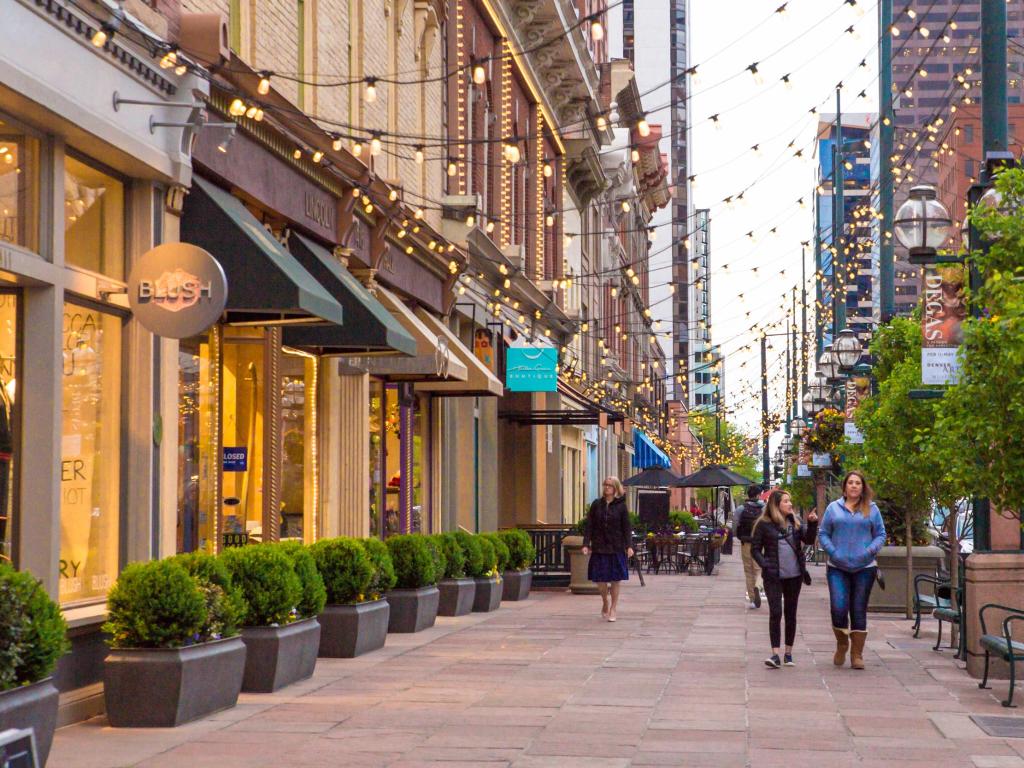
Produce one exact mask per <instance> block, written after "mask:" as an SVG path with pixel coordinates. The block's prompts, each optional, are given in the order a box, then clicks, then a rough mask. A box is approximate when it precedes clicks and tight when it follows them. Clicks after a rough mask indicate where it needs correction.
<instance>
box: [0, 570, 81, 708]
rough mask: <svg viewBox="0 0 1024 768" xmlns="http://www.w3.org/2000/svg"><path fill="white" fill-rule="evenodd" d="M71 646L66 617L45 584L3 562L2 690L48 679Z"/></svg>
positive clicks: (0, 606)
mask: <svg viewBox="0 0 1024 768" xmlns="http://www.w3.org/2000/svg"><path fill="white" fill-rule="evenodd" d="M69 647H70V644H69V643H68V639H67V624H66V623H65V621H64V616H63V615H62V614H61V612H60V608H59V607H58V606H57V604H56V603H55V602H54V601H53V600H51V599H50V596H49V595H48V594H46V590H45V589H43V585H42V584H41V583H40V582H39V581H38V580H37V579H36V578H35V577H34V576H32V574H30V573H26V572H24V571H16V570H14V569H13V568H12V567H11V566H9V565H4V564H3V563H0V691H3V690H6V689H8V688H15V687H17V686H20V685H29V684H31V683H37V682H39V681H40V680H43V679H45V678H47V677H49V676H50V675H52V674H53V668H54V667H55V666H56V664H57V660H58V659H59V658H60V657H61V656H63V655H64V654H65V653H66V652H67V650H68V648H69Z"/></svg>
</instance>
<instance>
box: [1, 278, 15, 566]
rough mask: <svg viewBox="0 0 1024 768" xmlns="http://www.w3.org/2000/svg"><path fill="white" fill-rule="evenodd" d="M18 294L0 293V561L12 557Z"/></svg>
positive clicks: (9, 560) (8, 561)
mask: <svg viewBox="0 0 1024 768" xmlns="http://www.w3.org/2000/svg"><path fill="white" fill-rule="evenodd" d="M17 358H18V297H17V295H16V294H14V293H0V562H6V563H10V562H12V561H13V559H14V525H15V522H16V520H15V512H16V510H17V507H16V505H15V498H14V496H15V494H14V478H15V477H16V474H15V464H16V460H17V446H18V440H17V435H16V433H15V428H16V426H17V424H18V419H17V418H16V414H15V411H14V406H15V402H16V398H17V395H18V391H17V376H18V369H17Z"/></svg>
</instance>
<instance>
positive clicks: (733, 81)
mask: <svg viewBox="0 0 1024 768" xmlns="http://www.w3.org/2000/svg"><path fill="white" fill-rule="evenodd" d="M781 2H782V0H691V2H690V65H691V66H696V67H697V78H698V79H697V82H696V83H695V84H691V101H690V113H691V117H690V119H691V126H692V127H691V133H690V139H691V150H690V151H691V170H690V173H691V174H696V177H697V178H696V184H695V186H694V187H693V189H692V192H691V197H692V199H693V201H694V206H695V207H699V208H709V209H710V210H711V235H710V238H711V283H710V291H711V321H712V322H711V331H712V341H713V343H717V344H720V345H721V346H722V348H723V351H724V354H725V355H726V369H725V402H726V405H727V407H729V408H732V409H734V415H733V416H731V417H730V418H732V419H733V420H735V421H736V422H737V423H738V424H739V425H740V426H741V427H742V428H743V429H744V430H745V431H746V432H747V433H748V434H751V435H752V434H755V433H756V431H757V426H758V422H759V419H760V407H761V402H760V348H759V336H758V335H757V334H756V332H755V331H752V330H751V327H752V326H753V325H754V324H755V323H761V325H762V326H764V325H765V324H770V323H775V322H781V321H782V319H783V318H784V316H785V312H784V310H783V309H782V308H780V305H782V304H785V306H786V307H789V306H791V303H792V290H793V288H794V287H795V286H798V285H799V284H800V266H801V264H800V261H801V242H802V241H806V240H809V239H812V237H813V226H814V222H813V209H812V205H811V201H812V196H813V193H814V186H815V166H816V152H815V146H814V145H815V136H816V131H817V125H818V116H817V115H813V114H810V112H809V110H810V109H811V108H812V107H813V108H816V109H817V110H818V111H819V112H824V113H829V114H834V113H835V109H836V106H835V102H836V95H835V89H836V85H837V83H838V82H839V81H842V82H843V83H844V88H843V90H842V92H841V93H842V101H843V107H842V108H843V112H844V113H849V112H874V111H876V110H877V103H878V99H877V89H878V85H877V79H876V78H877V62H878V51H877V13H878V7H877V2H874V1H873V0H857V1H856V5H854V6H851V5H850V4H849V3H848V2H847V0H790V1H789V2H787V3H786V12H785V13H784V14H781V15H780V14H776V13H774V11H775V9H776V8H778V7H779V5H780V4H781ZM635 5H636V8H637V12H636V16H637V21H636V25H637V29H636V49H637V52H636V69H637V82H638V85H639V88H640V91H641V93H644V94H645V95H644V97H643V103H644V107H645V109H646V110H647V111H648V121H649V122H650V123H652V124H664V125H665V126H666V127H665V130H664V133H665V134H669V129H668V127H667V126H668V123H669V112H668V110H667V109H666V108H665V107H666V105H667V104H668V101H669V98H668V93H667V89H666V88H665V87H664V85H663V84H664V83H665V81H666V80H667V79H668V78H669V76H670V72H669V38H668V0H635ZM616 10H617V9H613V10H612V12H611V13H610V19H609V30H610V33H611V35H610V37H611V40H612V42H613V44H617V45H618V47H617V48H613V49H612V50H613V55H621V19H620V18H618V17H617V14H616ZM851 25H852V26H853V33H852V34H851V33H849V32H847V29H848V28H849V27H850V26H851ZM861 61H865V62H866V65H867V66H866V67H861V66H860V63H861ZM755 63H756V67H757V70H758V75H759V76H760V79H761V80H762V82H761V83H760V84H759V83H758V82H757V81H756V80H755V77H754V76H753V74H752V73H751V72H750V71H748V70H747V67H748V66H749V65H751V64H755ZM784 75H789V80H790V84H789V86H788V87H787V86H786V85H785V84H784V83H783V82H782V80H781V78H782V77H783V76H784ZM659 86H661V87H660V88H659ZM862 90H866V92H867V93H866V95H867V98H866V99H864V98H858V94H859V93H860V92H861V91H862ZM715 114H717V115H719V119H718V122H717V124H716V123H715V122H714V121H712V120H711V119H710V117H711V115H715ZM792 141H795V142H796V143H795V144H794V145H793V146H792V147H791V148H790V147H789V146H788V145H789V144H790V142H792ZM754 145H758V150H757V151H755V150H753V149H752V147H753V146H754ZM797 150H802V155H803V156H802V157H795V156H794V154H795V152H796V151H797ZM662 151H663V152H665V153H666V154H668V153H670V148H669V138H668V136H666V138H664V139H663V140H662ZM744 190H746V191H744ZM741 192H742V193H743V198H744V199H743V201H742V202H741V203H739V204H734V205H731V206H729V205H726V204H725V203H723V202H722V201H723V200H724V199H725V198H726V197H729V196H733V197H736V196H737V195H739V194H740V193H741ZM800 198H803V199H804V201H805V203H806V204H807V206H806V208H801V207H800V205H799V204H798V202H797V201H798V200H799V199H800ZM667 220H668V216H667V212H666V211H662V212H660V215H659V217H658V218H656V220H655V223H659V222H660V221H667ZM773 228H774V229H775V232H774V233H772V232H771V231H770V230H772V229H773ZM749 232H752V233H753V239H752V238H751V237H749V236H748V234H747V233H749ZM658 235H659V236H658V238H657V240H656V242H655V243H654V246H653V248H652V254H653V256H652V260H651V266H652V273H651V285H652V304H654V309H653V311H654V312H655V314H656V316H658V317H660V318H661V319H662V320H663V322H665V323H666V327H671V302H670V301H661V302H660V303H659V299H662V298H663V297H665V296H667V292H668V287H667V285H666V283H667V281H668V280H669V279H670V269H669V266H668V265H669V264H670V259H671V253H670V250H669V248H668V246H669V244H670V241H671V237H670V229H669V228H668V227H667V226H665V227H661V228H660V229H659V231H658ZM813 272H814V268H813V254H812V252H811V251H810V250H808V254H807V273H808V295H809V296H810V297H811V299H810V301H811V302H813V283H812V278H813ZM656 286H657V287H656ZM797 298H798V313H799V294H798V297H797ZM780 327H781V326H780ZM812 329H813V307H811V309H810V310H809V316H808V331H809V332H813V331H812ZM775 330H777V329H772V331H775ZM769 342H770V347H769V350H768V368H769V375H768V378H769V382H770V383H771V385H772V386H771V392H770V395H769V397H770V404H769V407H770V408H771V409H772V410H776V409H779V408H781V405H780V403H781V402H782V401H783V400H782V399H783V397H784V389H785V364H784V357H785V339H783V338H781V337H780V338H778V339H775V340H772V339H769ZM748 345H749V348H747V347H748ZM666 351H667V352H668V345H667V344H666ZM812 369H813V366H812Z"/></svg>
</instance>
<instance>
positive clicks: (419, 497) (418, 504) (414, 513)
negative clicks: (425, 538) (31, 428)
mask: <svg viewBox="0 0 1024 768" xmlns="http://www.w3.org/2000/svg"><path fill="white" fill-rule="evenodd" d="M384 403H385V419H384V430H385V440H384V443H385V451H384V469H385V475H386V477H387V484H386V488H385V496H386V502H385V509H386V515H385V523H386V527H385V533H386V535H388V536H390V535H391V534H393V533H415V532H420V531H424V532H425V531H427V530H428V529H429V527H430V524H429V520H428V519H427V516H428V512H429V510H428V509H427V507H426V504H425V499H426V485H425V474H424V472H425V469H424V468H425V466H426V461H425V459H426V445H427V439H426V435H427V434H428V431H427V429H428V421H427V403H426V400H424V399H423V398H420V397H417V396H416V395H415V394H414V393H413V391H412V386H411V385H402V384H398V385H395V384H392V385H389V386H388V387H387V388H386V390H385V399H384Z"/></svg>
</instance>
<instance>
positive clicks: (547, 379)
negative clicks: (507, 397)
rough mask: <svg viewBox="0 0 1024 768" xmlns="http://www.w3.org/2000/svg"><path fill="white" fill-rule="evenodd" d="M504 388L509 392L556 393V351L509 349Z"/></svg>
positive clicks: (549, 349)
mask: <svg viewBox="0 0 1024 768" xmlns="http://www.w3.org/2000/svg"><path fill="white" fill-rule="evenodd" d="M505 387H506V388H507V389H508V390H509V391H510V392H557V391H558V350H557V349H555V348H554V347H509V348H508V354H507V355H506V357H505Z"/></svg>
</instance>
